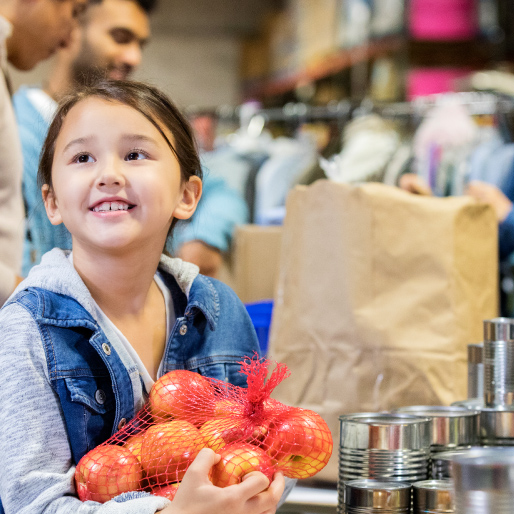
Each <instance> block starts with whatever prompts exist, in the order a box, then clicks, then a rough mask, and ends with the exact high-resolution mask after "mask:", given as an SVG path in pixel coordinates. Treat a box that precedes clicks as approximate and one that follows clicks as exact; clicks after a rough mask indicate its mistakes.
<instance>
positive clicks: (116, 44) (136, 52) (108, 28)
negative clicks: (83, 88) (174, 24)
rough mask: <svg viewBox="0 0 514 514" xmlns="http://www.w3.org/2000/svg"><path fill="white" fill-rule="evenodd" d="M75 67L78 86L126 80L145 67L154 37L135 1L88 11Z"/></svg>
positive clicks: (110, 2) (118, 0) (119, 0)
mask: <svg viewBox="0 0 514 514" xmlns="http://www.w3.org/2000/svg"><path fill="white" fill-rule="evenodd" d="M85 16H86V19H85V20H84V22H83V24H82V27H81V28H80V29H79V32H80V45H79V49H78V53H77V55H76V57H75V58H74V59H73V63H72V74H73V79H74V80H75V81H76V82H77V83H78V84H84V83H90V82H91V81H94V80H96V79H99V78H109V79H115V80H120V79H126V78H127V77H128V75H130V73H131V72H132V71H134V69H135V68H136V67H137V66H139V64H140V63H141V51H142V48H143V46H144V44H145V43H146V41H147V40H148V37H149V35H150V27H149V20H148V16H147V14H146V13H145V11H144V10H143V9H142V8H141V7H140V6H139V5H138V4H137V3H136V2H135V1H133V0H103V2H101V3H100V4H93V5H91V6H90V7H89V8H88V11H87V13H86V15H85Z"/></svg>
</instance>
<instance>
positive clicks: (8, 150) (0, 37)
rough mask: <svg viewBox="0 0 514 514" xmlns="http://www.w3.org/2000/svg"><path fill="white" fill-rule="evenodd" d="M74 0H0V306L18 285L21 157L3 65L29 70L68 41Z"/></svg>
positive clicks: (77, 6)
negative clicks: (0, 159) (0, 158)
mask: <svg viewBox="0 0 514 514" xmlns="http://www.w3.org/2000/svg"><path fill="white" fill-rule="evenodd" d="M83 7H84V4H83V3H82V1H79V0H0V65H1V68H2V72H3V74H2V76H0V146H1V150H2V162H1V164H0V306H1V305H2V304H3V303H4V302H5V300H6V299H7V297H8V296H9V295H10V294H11V293H12V291H13V290H14V288H15V286H16V285H17V284H18V282H19V281H20V280H21V278H20V271H21V270H20V268H21V257H22V245H23V231H24V229H23V225H24V210H23V200H22V189H21V182H22V153H21V147H20V141H19V138H18V131H17V129H16V121H15V117H14V112H13V109H12V105H11V98H10V94H11V91H10V82H9V78H8V76H7V62H10V63H11V64H12V65H13V66H14V67H15V68H17V69H19V70H24V71H26V70H30V69H32V68H33V67H34V66H35V65H36V64H37V63H38V62H40V61H42V60H44V59H47V58H48V57H50V56H51V55H52V54H53V53H54V52H55V51H56V50H57V49H58V48H61V47H63V46H66V45H67V44H68V43H69V41H70V36H71V32H72V30H73V27H74V23H75V21H74V18H75V16H76V15H77V14H78V10H79V9H81V8H83Z"/></svg>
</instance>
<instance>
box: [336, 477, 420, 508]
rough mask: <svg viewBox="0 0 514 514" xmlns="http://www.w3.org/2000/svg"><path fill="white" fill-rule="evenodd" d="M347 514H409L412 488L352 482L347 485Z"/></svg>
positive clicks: (372, 482)
mask: <svg viewBox="0 0 514 514" xmlns="http://www.w3.org/2000/svg"><path fill="white" fill-rule="evenodd" d="M345 497H346V502H345V508H346V512H347V514H368V513H369V514H378V513H379V514H408V513H409V512H410V507H411V486H410V484H404V483H391V482H382V481H379V480H352V481H351V482H347V483H346V494H345Z"/></svg>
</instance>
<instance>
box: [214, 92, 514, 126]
mask: <svg viewBox="0 0 514 514" xmlns="http://www.w3.org/2000/svg"><path fill="white" fill-rule="evenodd" d="M451 102H457V103H459V104H461V105H464V106H466V107H468V109H469V111H470V113H471V114H472V115H494V114H498V113H512V112H514V98H513V97H510V96H507V95H501V94H497V93H492V92H491V93H490V92H458V93H441V94H435V95H430V96H425V97H419V98H416V99H414V100H412V101H408V102H374V101H372V100H370V99H365V100H363V101H362V102H360V103H355V102H352V101H350V100H341V101H339V102H335V101H334V102H330V103H329V104H327V105H325V106H312V105H308V104H305V103H302V102H297V103H295V102H290V103H287V104H285V105H284V106H283V107H271V108H260V107H259V106H258V105H257V104H256V103H253V104H252V103H250V106H248V104H242V105H240V106H236V107H231V106H227V105H224V106H220V107H218V108H217V109H213V110H212V111H210V112H211V115H212V116H215V117H216V118H218V119H219V120H221V121H234V122H237V121H238V120H241V119H245V120H246V122H247V123H249V121H250V120H251V119H252V118H253V117H255V116H260V117H262V120H263V121H264V123H265V124H266V123H269V122H273V121H279V122H296V123H302V122H309V121H323V120H336V121H337V120H340V121H349V120H350V119H352V118H355V117H357V116H361V115H364V114H371V113H376V114H379V115H381V116H383V117H385V118H404V117H422V116H424V115H425V114H426V113H427V112H428V111H429V110H430V109H431V108H433V107H436V106H443V105H445V104H449V103H451ZM204 112H205V111H204Z"/></svg>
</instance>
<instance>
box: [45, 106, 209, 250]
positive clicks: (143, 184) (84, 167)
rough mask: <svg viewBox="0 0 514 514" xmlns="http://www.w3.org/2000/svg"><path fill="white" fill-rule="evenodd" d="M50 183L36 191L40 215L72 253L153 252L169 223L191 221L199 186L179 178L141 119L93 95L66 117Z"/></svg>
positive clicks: (176, 168) (159, 246)
mask: <svg viewBox="0 0 514 514" xmlns="http://www.w3.org/2000/svg"><path fill="white" fill-rule="evenodd" d="M164 132H165V133H166V136H167V137H168V138H169V139H170V141H172V142H173V136H172V134H170V133H169V131H167V130H164ZM52 181H53V188H52V189H49V188H48V186H47V185H46V186H43V198H44V201H45V207H46V211H47V214H48V217H49V219H50V221H51V223H52V224H54V225H58V224H59V223H61V222H63V223H64V224H65V225H66V227H67V228H68V230H69V231H70V233H71V235H72V239H73V248H74V250H75V249H77V247H82V248H83V249H86V250H92V249H93V250H94V249H96V250H108V251H120V250H130V249H134V248H145V250H148V249H149V245H150V247H152V248H153V247H155V249H156V250H157V249H158V250H159V251H161V250H162V248H163V247H164V243H165V241H166V237H167V234H168V230H169V228H170V225H171V222H172V220H173V218H179V219H187V218H189V217H190V216H192V214H193V212H194V211H195V209H196V205H197V203H198V200H199V198H200V195H201V180H200V179H199V178H198V177H191V178H190V179H189V181H188V182H185V181H183V180H182V179H181V172H180V165H179V162H178V161H177V159H176V157H175V155H174V154H173V152H172V151H171V149H170V147H169V146H168V144H167V142H166V141H165V139H164V138H163V137H162V135H161V134H160V133H159V131H158V130H157V129H156V128H155V127H154V125H152V123H151V122H150V121H149V120H147V119H146V118H145V117H144V116H143V115H142V114H141V113H140V112H138V111H136V110H135V109H133V108H132V107H129V106H127V105H124V104H121V103H117V102H111V101H106V100H103V99H100V98H96V97H89V98H87V99H85V100H82V101H80V102H79V103H78V104H76V105H75V106H74V107H72V109H71V110H70V112H69V113H68V115H67V116H66V118H65V120H64V123H63V125H62V128H61V132H60V133H59V136H58V137H57V140H56V144H55V154H54V160H53V166H52Z"/></svg>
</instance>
